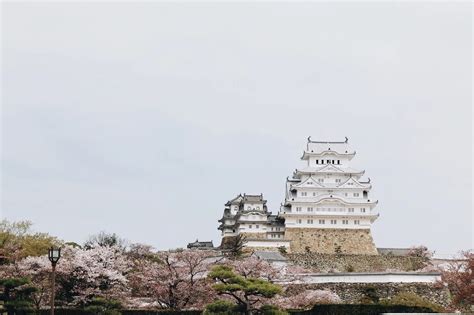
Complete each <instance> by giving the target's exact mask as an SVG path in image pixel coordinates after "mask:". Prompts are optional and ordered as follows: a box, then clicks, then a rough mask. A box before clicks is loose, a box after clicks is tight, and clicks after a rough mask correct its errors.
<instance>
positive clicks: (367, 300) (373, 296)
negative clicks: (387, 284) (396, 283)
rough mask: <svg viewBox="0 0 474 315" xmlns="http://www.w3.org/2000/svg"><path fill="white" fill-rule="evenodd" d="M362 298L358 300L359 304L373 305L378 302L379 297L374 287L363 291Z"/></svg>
mask: <svg viewBox="0 0 474 315" xmlns="http://www.w3.org/2000/svg"><path fill="white" fill-rule="evenodd" d="M363 294H364V297H362V298H361V299H360V301H359V302H360V303H361V304H374V303H378V302H379V299H380V298H379V295H378V294H377V290H376V289H375V288H374V287H371V286H368V287H366V288H364V290H363Z"/></svg>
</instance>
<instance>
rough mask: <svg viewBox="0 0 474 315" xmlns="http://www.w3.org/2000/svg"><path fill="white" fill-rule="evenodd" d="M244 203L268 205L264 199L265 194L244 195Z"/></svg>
mask: <svg viewBox="0 0 474 315" xmlns="http://www.w3.org/2000/svg"><path fill="white" fill-rule="evenodd" d="M243 202H254V203H266V202H267V201H266V200H264V199H263V194H260V195H247V194H244V196H243Z"/></svg>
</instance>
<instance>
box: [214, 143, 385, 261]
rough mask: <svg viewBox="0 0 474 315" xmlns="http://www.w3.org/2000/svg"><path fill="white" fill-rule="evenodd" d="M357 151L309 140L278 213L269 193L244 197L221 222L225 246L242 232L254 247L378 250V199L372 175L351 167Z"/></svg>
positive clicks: (353, 251)
mask: <svg viewBox="0 0 474 315" xmlns="http://www.w3.org/2000/svg"><path fill="white" fill-rule="evenodd" d="M355 154H356V152H355V151H353V150H352V149H351V148H350V146H349V143H348V139H347V138H346V140H345V141H342V142H327V141H312V140H311V138H310V137H309V138H308V143H307V146H306V150H305V151H304V152H303V156H302V157H301V159H302V160H304V161H306V167H304V168H301V169H296V170H295V171H294V173H293V176H292V177H291V178H287V180H286V191H285V201H284V202H283V204H282V205H281V208H280V211H279V213H278V215H272V214H271V212H268V209H267V206H266V200H264V199H263V195H247V194H244V195H241V194H240V195H238V196H237V197H235V198H234V199H232V200H230V201H229V202H227V203H226V205H225V209H224V215H223V217H222V219H220V220H219V222H221V225H220V226H219V229H220V230H221V231H222V236H223V240H222V245H221V246H222V247H225V246H226V243H227V240H229V239H231V238H233V237H236V236H237V235H239V234H241V235H244V236H245V239H246V243H245V246H247V247H249V248H274V249H276V248H278V247H285V248H287V249H288V250H290V251H292V252H303V251H312V252H320V253H349V254H374V255H375V254H377V250H376V248H375V245H374V243H373V240H372V236H371V233H370V228H371V225H372V223H373V222H374V221H375V220H376V219H377V217H378V214H377V213H375V212H374V208H375V206H376V205H377V200H375V199H373V198H372V197H371V196H370V190H371V188H372V185H371V184H370V179H369V180H367V181H362V180H361V178H362V176H363V175H364V171H363V170H356V169H354V168H352V167H351V166H350V162H351V160H352V159H353V158H354V156H355Z"/></svg>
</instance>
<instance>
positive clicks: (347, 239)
mask: <svg viewBox="0 0 474 315" xmlns="http://www.w3.org/2000/svg"><path fill="white" fill-rule="evenodd" d="M285 239H286V240H290V241H291V242H290V250H291V252H292V253H303V252H307V251H308V250H309V251H310V252H315V253H323V254H334V253H338V252H339V253H341V254H356V255H378V252H377V248H376V247H375V244H374V241H373V239H372V235H371V233H370V229H317V228H286V231H285Z"/></svg>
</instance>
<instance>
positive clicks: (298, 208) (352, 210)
mask: <svg viewBox="0 0 474 315" xmlns="http://www.w3.org/2000/svg"><path fill="white" fill-rule="evenodd" d="M302 210H303V208H302V207H296V212H301V211H302ZM344 210H345V208H316V211H330V212H343V211H344ZM313 211H314V208H313V207H307V208H306V212H313ZM347 212H354V208H347ZM360 212H365V208H360Z"/></svg>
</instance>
